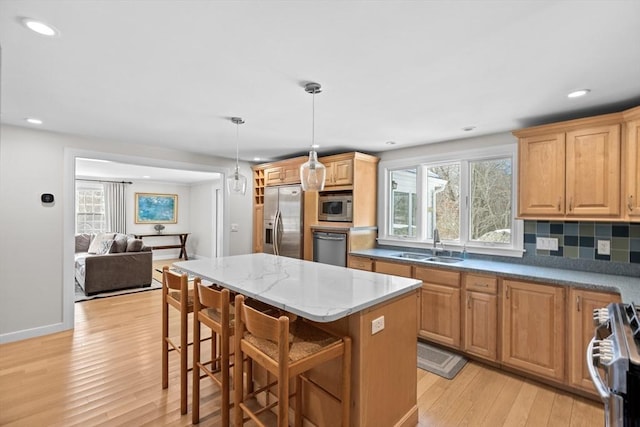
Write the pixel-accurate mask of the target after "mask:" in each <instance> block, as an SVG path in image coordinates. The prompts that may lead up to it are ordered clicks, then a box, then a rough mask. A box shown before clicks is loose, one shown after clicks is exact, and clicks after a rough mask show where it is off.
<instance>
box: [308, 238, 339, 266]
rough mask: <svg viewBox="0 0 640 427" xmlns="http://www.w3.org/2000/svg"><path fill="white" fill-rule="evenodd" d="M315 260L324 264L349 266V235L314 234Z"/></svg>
mask: <svg viewBox="0 0 640 427" xmlns="http://www.w3.org/2000/svg"><path fill="white" fill-rule="evenodd" d="M313 260H314V261H316V262H321V263H324V264H332V265H339V266H341V267H346V266H347V235H346V234H345V233H328V232H324V231H315V232H314V233H313Z"/></svg>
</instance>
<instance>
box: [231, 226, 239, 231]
mask: <svg viewBox="0 0 640 427" xmlns="http://www.w3.org/2000/svg"><path fill="white" fill-rule="evenodd" d="M231 231H233V232H235V231H238V224H231Z"/></svg>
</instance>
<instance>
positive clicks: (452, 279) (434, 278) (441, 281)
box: [414, 267, 460, 288]
mask: <svg viewBox="0 0 640 427" xmlns="http://www.w3.org/2000/svg"><path fill="white" fill-rule="evenodd" d="M414 277H415V278H416V279H420V280H422V281H423V282H425V283H434V284H437V285H445V286H453V287H456V288H459V287H460V273H458V272H455V271H447V270H438V269H436V268H426V267H416V274H415V276H414Z"/></svg>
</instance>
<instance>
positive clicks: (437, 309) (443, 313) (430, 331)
mask: <svg viewBox="0 0 640 427" xmlns="http://www.w3.org/2000/svg"><path fill="white" fill-rule="evenodd" d="M420 298H421V308H420V336H421V337H423V338H427V339H429V340H431V341H435V342H438V343H441V344H445V345H448V346H451V347H455V348H460V289H458V288H453V287H450V286H443V285H435V284H431V283H423V285H422V292H421V297H420Z"/></svg>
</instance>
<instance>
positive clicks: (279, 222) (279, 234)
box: [275, 211, 284, 255]
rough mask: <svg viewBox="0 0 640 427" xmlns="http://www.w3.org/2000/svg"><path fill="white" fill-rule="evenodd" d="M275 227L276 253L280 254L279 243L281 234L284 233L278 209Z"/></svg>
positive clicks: (280, 213)
mask: <svg viewBox="0 0 640 427" xmlns="http://www.w3.org/2000/svg"><path fill="white" fill-rule="evenodd" d="M275 228H277V229H278V235H277V237H276V241H277V242H278V255H280V243H282V234H283V233H284V227H283V226H282V212H280V211H278V219H277V220H276V225H275Z"/></svg>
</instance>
